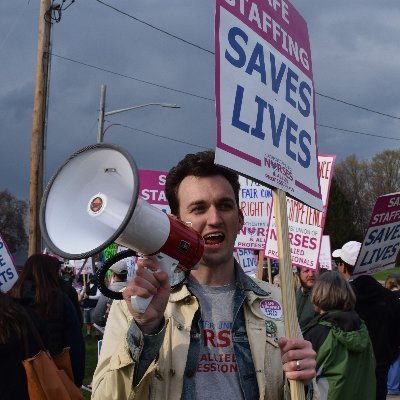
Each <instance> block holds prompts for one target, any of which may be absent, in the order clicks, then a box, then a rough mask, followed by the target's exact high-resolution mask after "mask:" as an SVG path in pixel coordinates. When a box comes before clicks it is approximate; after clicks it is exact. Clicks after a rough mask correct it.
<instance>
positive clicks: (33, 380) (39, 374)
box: [22, 310, 84, 400]
mask: <svg viewBox="0 0 400 400" xmlns="http://www.w3.org/2000/svg"><path fill="white" fill-rule="evenodd" d="M24 313H25V316H26V317H27V322H28V325H29V327H30V330H31V333H32V334H33V336H34V338H35V340H36V341H37V343H38V344H39V346H40V348H41V350H40V351H39V353H38V354H36V355H35V356H33V357H28V358H26V359H25V360H23V361H22V365H23V366H24V368H25V373H26V378H27V384H28V393H29V398H30V400H54V399H56V400H84V397H83V395H82V393H81V391H80V390H79V388H78V387H77V386H76V385H75V383H74V381H73V372H72V366H71V359H70V357H69V348H65V349H64V350H63V351H62V353H61V354H60V355H58V356H56V357H54V358H52V357H51V355H50V353H49V352H48V351H47V350H46V348H45V346H44V344H43V341H42V339H41V337H40V335H39V332H38V331H37V329H36V327H35V325H34V324H33V322H32V320H31V318H30V316H29V314H28V313H27V312H26V311H25V310H24ZM24 345H25V354H26V355H27V356H28V354H29V353H28V342H27V338H26V334H25V337H24Z"/></svg>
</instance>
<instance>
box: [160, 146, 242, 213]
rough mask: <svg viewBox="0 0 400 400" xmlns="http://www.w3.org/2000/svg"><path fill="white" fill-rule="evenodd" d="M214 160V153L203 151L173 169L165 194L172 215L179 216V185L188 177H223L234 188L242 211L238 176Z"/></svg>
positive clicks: (167, 181) (166, 183) (189, 156)
mask: <svg viewBox="0 0 400 400" xmlns="http://www.w3.org/2000/svg"><path fill="white" fill-rule="evenodd" d="M214 159H215V153H214V151H211V150H206V151H201V152H198V153H195V154H187V155H186V156H185V157H184V158H183V159H182V160H181V161H180V162H179V163H178V164H177V165H176V166H175V167H173V168H171V170H170V171H169V173H168V175H167V178H166V181H165V194H166V196H167V200H168V203H169V206H170V208H171V213H172V214H174V215H177V216H179V199H178V189H179V185H180V184H181V182H182V181H183V180H184V179H185V178H186V177H187V176H191V175H192V176H196V177H207V176H216V175H222V176H223V177H224V178H226V180H227V181H228V182H229V183H230V185H231V186H232V189H233V192H234V195H235V200H236V204H237V206H238V208H239V210H240V206H239V190H240V183H239V176H238V174H237V173H236V172H233V171H231V170H229V169H226V168H224V167H221V166H219V165H216V164H214Z"/></svg>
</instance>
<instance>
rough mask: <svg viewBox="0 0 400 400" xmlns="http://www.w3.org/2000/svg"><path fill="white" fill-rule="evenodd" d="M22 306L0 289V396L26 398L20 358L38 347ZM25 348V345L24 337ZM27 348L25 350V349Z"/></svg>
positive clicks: (23, 371)
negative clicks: (26, 347)
mask: <svg viewBox="0 0 400 400" xmlns="http://www.w3.org/2000/svg"><path fill="white" fill-rule="evenodd" d="M28 326H29V325H28V324H27V322H26V317H25V315H24V313H23V310H22V307H21V306H19V305H18V303H16V302H15V301H14V300H13V299H12V298H11V297H10V296H9V295H8V294H5V293H3V292H2V291H1V290H0V360H1V362H0V398H1V399H2V400H15V399H18V400H29V395H28V387H27V382H26V373H25V369H24V367H23V365H22V361H23V360H24V359H26V358H28V356H29V357H32V356H34V355H35V354H37V353H38V352H39V351H40V347H39V345H38V344H37V343H35V342H34V341H33V340H31V339H32V333H31V332H30V330H29V328H28ZM24 338H26V340H27V346H28V347H29V349H25V339H24ZM26 351H28V354H27V353H26Z"/></svg>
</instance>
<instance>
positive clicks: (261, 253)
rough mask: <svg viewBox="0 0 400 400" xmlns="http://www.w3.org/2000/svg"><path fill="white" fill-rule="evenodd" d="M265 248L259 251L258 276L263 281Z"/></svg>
mask: <svg viewBox="0 0 400 400" xmlns="http://www.w3.org/2000/svg"><path fill="white" fill-rule="evenodd" d="M264 254H265V252H264V250H260V251H259V252H258V265H257V278H258V279H259V280H260V281H262V278H263V268H264Z"/></svg>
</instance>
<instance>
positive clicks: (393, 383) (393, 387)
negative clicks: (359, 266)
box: [385, 274, 400, 396]
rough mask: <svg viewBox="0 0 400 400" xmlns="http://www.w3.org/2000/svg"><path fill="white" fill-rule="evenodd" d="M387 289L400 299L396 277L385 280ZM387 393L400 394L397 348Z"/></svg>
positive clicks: (391, 394) (399, 357) (392, 276)
mask: <svg viewBox="0 0 400 400" xmlns="http://www.w3.org/2000/svg"><path fill="white" fill-rule="evenodd" d="M385 288H387V289H389V290H391V291H392V292H393V293H394V294H395V295H396V296H397V298H399V299H400V287H399V283H398V277H397V276H396V275H392V274H390V275H388V276H387V278H386V280H385ZM387 393H388V395H389V396H398V395H399V394H400V351H399V348H397V358H396V360H395V361H393V363H392V365H391V366H390V368H389V372H388V381H387Z"/></svg>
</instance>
